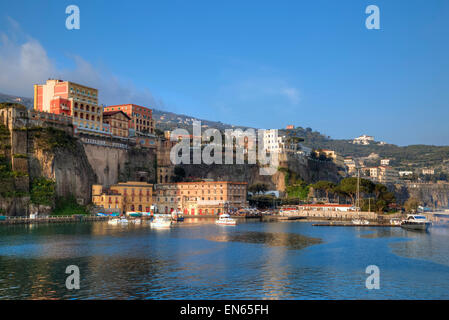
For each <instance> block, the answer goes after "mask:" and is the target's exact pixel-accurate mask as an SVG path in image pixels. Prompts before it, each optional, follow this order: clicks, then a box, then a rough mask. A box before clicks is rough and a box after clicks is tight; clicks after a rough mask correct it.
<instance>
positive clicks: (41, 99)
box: [34, 79, 106, 135]
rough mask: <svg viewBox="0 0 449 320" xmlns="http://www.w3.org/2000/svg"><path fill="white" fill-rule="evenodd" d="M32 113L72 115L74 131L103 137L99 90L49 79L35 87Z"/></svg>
mask: <svg viewBox="0 0 449 320" xmlns="http://www.w3.org/2000/svg"><path fill="white" fill-rule="evenodd" d="M34 110H37V111H41V112H47V113H53V114H58V115H61V114H63V115H66V116H71V117H72V121H73V126H74V129H75V132H85V133H88V134H93V135H104V134H106V133H105V130H104V129H103V108H102V107H101V106H99V105H98V90H97V89H94V88H90V87H87V86H84V85H81V84H77V83H74V82H70V81H63V80H55V79H49V80H47V82H46V83H45V84H35V85H34Z"/></svg>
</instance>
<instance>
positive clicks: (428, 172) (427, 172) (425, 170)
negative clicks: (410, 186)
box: [422, 169, 435, 175]
mask: <svg viewBox="0 0 449 320" xmlns="http://www.w3.org/2000/svg"><path fill="white" fill-rule="evenodd" d="M422 174H430V175H433V174H435V170H434V169H422Z"/></svg>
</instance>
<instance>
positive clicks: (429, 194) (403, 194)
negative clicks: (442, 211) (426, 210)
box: [395, 183, 449, 208]
mask: <svg viewBox="0 0 449 320" xmlns="http://www.w3.org/2000/svg"><path fill="white" fill-rule="evenodd" d="M395 193H396V198H397V199H398V200H399V202H400V203H403V202H405V201H406V200H407V199H408V198H409V197H412V198H416V199H417V200H418V201H420V202H421V203H422V204H423V205H424V206H428V207H430V208H433V207H434V206H435V207H448V206H449V183H408V184H406V185H405V186H398V187H397V188H396V192H395Z"/></svg>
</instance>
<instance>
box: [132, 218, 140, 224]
mask: <svg viewBox="0 0 449 320" xmlns="http://www.w3.org/2000/svg"><path fill="white" fill-rule="evenodd" d="M130 221H131V223H134V224H141V223H142V220H141V219H131V220H130Z"/></svg>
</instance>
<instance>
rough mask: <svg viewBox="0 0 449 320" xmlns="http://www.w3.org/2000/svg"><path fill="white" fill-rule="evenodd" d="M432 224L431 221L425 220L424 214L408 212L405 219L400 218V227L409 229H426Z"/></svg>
mask: <svg viewBox="0 0 449 320" xmlns="http://www.w3.org/2000/svg"><path fill="white" fill-rule="evenodd" d="M431 225H432V222H430V221H429V220H427V218H426V216H421V215H416V214H409V215H407V219H405V220H402V223H401V227H402V228H404V229H409V230H422V231H427V229H428V228H429V227H430V226H431Z"/></svg>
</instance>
